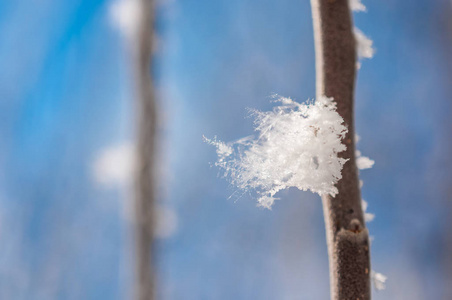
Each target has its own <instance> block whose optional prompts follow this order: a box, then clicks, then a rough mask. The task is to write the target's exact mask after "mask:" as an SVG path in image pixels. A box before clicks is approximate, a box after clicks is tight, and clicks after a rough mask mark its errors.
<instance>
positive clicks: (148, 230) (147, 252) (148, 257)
mask: <svg viewBox="0 0 452 300" xmlns="http://www.w3.org/2000/svg"><path fill="white" fill-rule="evenodd" d="M140 1H141V9H142V11H141V17H142V19H141V22H140V26H139V27H138V28H137V30H138V32H137V40H136V43H137V45H136V53H135V70H136V73H135V75H136V78H135V81H136V84H137V85H136V91H137V93H136V96H137V102H138V103H137V115H138V124H137V129H138V135H137V148H136V150H137V165H136V166H137V168H136V174H135V176H136V177H135V218H136V220H135V222H136V223H135V241H136V244H135V247H136V254H135V255H136V257H135V261H136V288H135V298H136V299H139V300H152V299H154V298H155V285H154V273H153V251H152V241H153V235H154V234H153V229H154V224H153V222H154V217H153V216H154V197H155V196H154V152H155V134H156V108H155V100H154V92H153V84H152V78H151V67H150V66H151V56H152V44H151V42H152V34H153V30H152V24H153V11H152V10H153V1H152V0H140Z"/></svg>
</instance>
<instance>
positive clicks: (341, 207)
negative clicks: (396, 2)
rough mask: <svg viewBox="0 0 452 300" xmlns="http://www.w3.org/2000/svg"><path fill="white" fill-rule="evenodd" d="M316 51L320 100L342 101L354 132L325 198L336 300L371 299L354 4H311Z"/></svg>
mask: <svg viewBox="0 0 452 300" xmlns="http://www.w3.org/2000/svg"><path fill="white" fill-rule="evenodd" d="M311 5H312V15H313V21H314V39H315V48H316V84H317V87H316V88H317V98H318V97H320V96H322V95H325V96H327V97H333V98H334V100H335V101H336V102H337V111H338V113H339V114H340V115H341V116H342V117H343V118H344V121H345V123H346V125H347V127H348V133H347V135H346V137H345V139H344V142H345V144H346V146H347V150H346V151H344V152H342V153H341V154H340V156H341V157H343V158H346V159H348V161H347V162H346V163H345V165H344V168H343V170H342V179H341V180H340V181H339V182H338V184H337V188H338V190H339V194H338V195H337V196H336V197H331V196H324V197H322V200H323V208H324V216H325V226H326V235H327V243H328V254H329V262H330V284H331V299H333V300H338V299H341V300H345V299H347V300H350V299H353V300H357V299H359V300H363V299H370V298H371V290H370V253H369V238H368V231H367V229H366V226H365V222H364V215H363V211H362V208H361V195H360V188H359V180H358V170H357V167H356V162H355V141H354V137H355V130H354V117H353V110H354V109H353V102H354V99H353V97H354V86H355V73H356V47H355V43H356V42H355V37H354V34H353V24H352V16H351V12H350V9H349V4H348V0H311Z"/></svg>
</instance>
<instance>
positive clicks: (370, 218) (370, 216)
mask: <svg viewBox="0 0 452 300" xmlns="http://www.w3.org/2000/svg"><path fill="white" fill-rule="evenodd" d="M367 206H368V204H367V202H366V200H364V199H362V200H361V208H362V209H363V213H364V221H366V222H371V221H373V219H375V215H374V214H371V213H368V212H366V211H367Z"/></svg>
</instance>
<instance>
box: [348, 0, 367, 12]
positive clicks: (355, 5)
mask: <svg viewBox="0 0 452 300" xmlns="http://www.w3.org/2000/svg"><path fill="white" fill-rule="evenodd" d="M348 3H349V5H350V9H351V10H352V11H356V12H359V11H366V10H367V8H366V6H365V5H364V4H363V3H362V2H361V0H348Z"/></svg>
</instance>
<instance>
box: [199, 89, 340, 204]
mask: <svg viewBox="0 0 452 300" xmlns="http://www.w3.org/2000/svg"><path fill="white" fill-rule="evenodd" d="M277 101H278V102H280V103H281V105H280V106H277V107H275V108H274V109H273V110H272V111H269V112H261V111H257V110H254V111H252V115H254V117H255V121H254V123H255V131H256V132H257V136H256V137H253V136H250V137H245V138H243V139H240V140H238V141H235V142H232V143H224V142H222V141H218V140H217V139H216V138H214V139H207V138H205V137H204V140H205V141H206V142H207V143H209V144H211V145H214V146H216V147H217V154H218V161H217V162H216V163H215V166H217V167H219V168H220V169H222V170H223V171H224V176H225V177H228V178H229V179H230V182H231V183H232V184H233V185H235V186H236V187H237V188H239V189H241V190H244V191H250V190H253V191H255V192H256V194H257V197H258V202H259V206H262V207H265V208H269V209H270V208H271V206H272V205H273V203H274V201H275V200H278V198H276V197H275V195H276V193H278V192H279V191H281V190H284V189H287V188H290V187H296V188H298V189H299V190H302V191H307V190H310V191H311V192H314V193H317V194H319V195H325V194H330V195H331V196H335V195H336V194H337V193H338V190H337V188H336V187H335V184H336V183H337V182H338V181H339V180H340V179H341V178H342V175H341V171H342V167H343V165H344V163H345V162H346V161H347V160H346V159H343V158H341V157H339V156H338V153H340V152H342V151H344V150H345V149H346V146H345V145H344V144H343V143H342V139H343V138H344V137H345V134H346V133H347V131H348V130H347V128H346V126H345V125H344V120H343V119H342V117H341V116H340V115H339V114H338V113H337V111H336V102H334V100H333V99H332V98H327V97H321V98H320V99H317V101H315V102H313V103H306V104H300V103H297V102H296V101H293V100H292V99H290V98H284V97H280V98H279V99H278V100H277Z"/></svg>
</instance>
